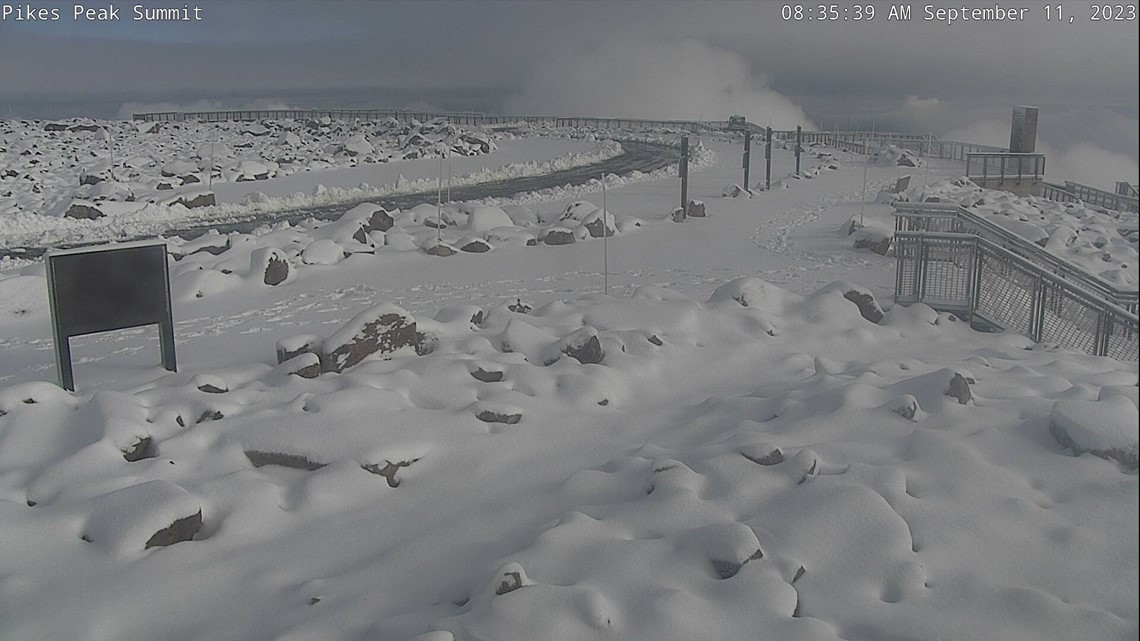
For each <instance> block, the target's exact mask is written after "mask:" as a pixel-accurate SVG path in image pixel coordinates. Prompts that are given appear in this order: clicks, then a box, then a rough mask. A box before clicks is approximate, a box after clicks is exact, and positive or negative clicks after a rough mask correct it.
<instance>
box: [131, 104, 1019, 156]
mask: <svg viewBox="0 0 1140 641" xmlns="http://www.w3.org/2000/svg"><path fill="white" fill-rule="evenodd" d="M132 118H133V119H134V120H140V121H146V122H180V121H184V120H198V121H203V122H226V121H239V122H245V121H253V120H289V119H292V120H317V119H320V118H331V119H337V120H385V119H388V118H395V119H396V120H399V121H402V122H403V121H408V120H410V119H413V118H414V119H416V120H420V121H427V120H436V119H443V120H446V121H447V122H450V123H452V124H456V125H473V126H479V125H488V126H496V125H512V124H520V123H526V124H537V125H547V126H550V127H593V128H596V129H646V128H657V129H676V130H683V131H689V132H708V131H724V130H726V129H729V123H728V121H726V120H711V121H700V120H649V119H638V118H597V117H580V116H544V115H521V116H519V115H501V114H499V115H496V114H486V113H480V112H444V111H437V112H427V111H410V110H406V109H264V110H250V109H235V110H225V111H187V112H181V111H163V112H150V113H136V114H133V115H132ZM757 129H759V128H757ZM801 136H802V137H801V140H802V141H803V143H804V144H809V145H810V144H822V145H827V146H830V147H835V148H838V149H843V150H845V151H853V152H857V153H867V148H868V147H869V146H871V145H876V144H877V145H879V146H887V145H894V146H896V147H899V148H902V149H908V150H910V151H913V152H915V153H916V154H919V155H922V156H926V157H937V158H941V159H945V160H961V161H965V160H967V157H968V156H969V155H970V154H978V153H995V152H998V153H1000V152H1006V151H1008V150H1006V149H1004V148H1001V147H992V146H989V145H975V144H972V143H963V142H956V141H952V140H940V139H939V138H938V137H937V136H934V135H932V134H915V133H908V132H899V131H839V130H834V131H803V132H801ZM795 137H796V131H795V130H794V129H784V130H773V131H772V139H773V140H794V139H795Z"/></svg>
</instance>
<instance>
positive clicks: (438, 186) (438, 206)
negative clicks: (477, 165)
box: [435, 156, 443, 243]
mask: <svg viewBox="0 0 1140 641" xmlns="http://www.w3.org/2000/svg"><path fill="white" fill-rule="evenodd" d="M442 228H443V156H440V157H439V178H438V180H436V183H435V241H436V242H437V243H438V242H441V241H442V237H443V231H442Z"/></svg>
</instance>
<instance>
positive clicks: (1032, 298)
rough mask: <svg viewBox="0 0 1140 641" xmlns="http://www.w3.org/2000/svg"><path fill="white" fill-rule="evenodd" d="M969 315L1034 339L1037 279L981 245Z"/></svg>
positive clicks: (1032, 274)
mask: <svg viewBox="0 0 1140 641" xmlns="http://www.w3.org/2000/svg"><path fill="white" fill-rule="evenodd" d="M978 254H979V256H978V263H977V280H976V283H975V284H976V287H977V289H976V291H975V299H974V307H973V311H974V313H976V314H977V315H978V316H980V317H981V318H983V319H985V320H986V321H988V322H990V323H993V324H994V325H998V326H1000V327H1004V328H1006V329H1012V330H1015V331H1016V332H1018V333H1019V334H1023V335H1025V336H1029V337H1030V338H1034V336H1033V327H1034V324H1035V323H1034V316H1035V314H1034V307H1035V306H1036V302H1037V301H1036V292H1037V289H1038V286H1039V283H1040V278H1039V277H1038V276H1037V275H1036V274H1034V273H1032V272H1030V271H1027V270H1025V269H1019V266H1018V265H1016V264H1015V263H1012V262H1011V261H1008V260H1003V256H1001V254H999V253H997V251H996V250H995V249H993V248H990V247H987V246H986V245H985V244H983V245H981V246H980V247H979V251H978Z"/></svg>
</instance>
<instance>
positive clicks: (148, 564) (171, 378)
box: [0, 137, 1140, 641]
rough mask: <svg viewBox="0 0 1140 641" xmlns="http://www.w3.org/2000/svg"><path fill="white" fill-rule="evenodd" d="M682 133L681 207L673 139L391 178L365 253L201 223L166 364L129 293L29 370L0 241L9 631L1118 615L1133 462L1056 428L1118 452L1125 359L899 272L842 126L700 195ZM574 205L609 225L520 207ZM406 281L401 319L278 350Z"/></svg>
mask: <svg viewBox="0 0 1140 641" xmlns="http://www.w3.org/2000/svg"><path fill="white" fill-rule="evenodd" d="M707 142H708V144H709V146H710V147H711V149H712V150H713V151H715V152H716V154H717V157H716V160H715V161H710V163H709V164H708V166H705V167H703V168H697V169H695V170H694V176H693V178H692V180H691V183H690V196H691V197H692V198H694V199H697V200H700V201H702V202H703V203H704V205H705V207H706V210H707V213H708V216H707V217H706V218H689V219H688V220H687V221H686V222H684V223H681V224H677V223H673V222H670V220H669V219H668V215H669V212H670V211H671V210H672V208H673V207H675V206H676V200H677V192H678V185H677V180H676V178H675V177H673V176H672V175H662V176H659V177H642V178H640V179H637V180H630V181H618V180H614V181H612V182H608V184H607V194H606V210H607V212H606V213H607V215H605V216H604V217H603V216H602V214H601V212H598V211H597V208H599V207H600V206H601V204H602V202H601V194H600V193H599V192H598V191H590V190H589V189H581V190H574V192H573V193H557V192H552V193H547V194H542V195H537V196H531V197H527V198H524V199H522V202H514V203H506V202H495V203H476V204H469V205H465V206H456V207H452V208H449V210H448V212H449V217H450V219H451V224H450V225H449V226H448V227H446V228H444V229H442V230H438V231H437V230H435V229H432V228H430V227H428V226H427V224H426V223H430V222H431V219H432V218H433V216H434V215H435V206H434V204H432V205H431V206H430V207H429V208H427V209H428V210H430V211H427V210H425V211H427V213H426V215H424V214H419V215H417V214H416V213H415V210H411V211H408V212H398V213H397V212H393V214H394V216H393V218H394V223H395V224H396V225H398V230H397V231H396V232H393V229H396V228H393V229H389V230H388V231H384V232H377V231H370V232H367V233H366V241H368V242H371V243H372V244H373V245H375V249H374V250H373V251H372V252H369V251H353V252H348V255H347V256H345V255H344V254H345V249H346V248H349V247H355V246H354V245H351V242H355V243H357V244H364V245H367V244H368V243H367V242H364V243H361V242H360V241H359V239H356V240H352V234H351V233H350V234H349V235H348V236H347V237H346V236H344V235H343V232H344V231H345V230H344V229H340V230H339V231H337V228H335V227H332V228H324V227H320V228H318V227H316V226H315V225H312V226H308V227H306V226H301V227H297V228H290V229H278V230H271V229H266V230H263V231H264V233H261V234H253V235H244V236H235V237H234V238H232V239H230V242H231V243H232V245H233V246H234V247H235V249H231V250H230V251H232V252H235V253H234V254H232V255H228V256H227V254H229V253H230V251H228V252H223V253H220V254H218V255H216V256H215V255H213V254H210V253H206V252H203V253H198V254H190V255H187V256H186V257H185V258H182V259H180V260H179V261H177V262H174V263H172V267H173V270H174V272H175V273H176V274H175V283H176V287H175V290H176V293H177V294H178V298H177V302H176V306H175V316H176V321H177V329H176V336H177V338H178V341H179V350H180V357H181V360H180V369H181V371H180V372H179V373H176V374H172V373H167V372H165V371H163V370H161V369H160V368H158V367H156V366H155V363H156V362H157V358H158V349H157V340H156V336H154V335H153V334H154V331H153V330H150V329H138V330H125V331H121V332H114V333H110V334H103V335H96V336H90V337H85V338H81V339H77V340H75V341H74V347H73V353H74V355H75V357H76V359H77V363H76V378H77V382H78V384H79V386H80V391H79V392H78V393H76V394H71V393H67V392H64V391H62V390H60V389H59V388H58V387H56V386H54V385H52V384H49V383H46V382H42V381H48V380H52V377H53V372H52V367H51V343H50V331H49V328H48V311H47V307H46V302H45V298H44V295H43V292H42V289H41V288H42V287H43V280H42V275H40V274H39V271H40V269H39V267H38V265H35V264H33V265H26V266H22V269H21V270H9V271H7V272H2V273H0V279H2V280H0V294H2V296H0V350H2V353H3V354H4V357H3V359H2V360H0V384H2V385H5V387H3V388H0V511H2V512H3V515H2V516H0V539H2V540H3V541H4V542H5V544H4V545H3V546H0V638H16V639H60V638H85V639H116V640H118V639H154V638H169V639H222V638H233V639H282V640H284V639H329V640H338V639H353V640H356V639H386V640H387V639H391V640H394V641H404V640H406V639H416V640H417V641H451V640H452V639H456V640H461V641H466V640H475V639H498V640H504V641H506V640H511V639H519V640H534V639H544V640H550V641H562V640H571V639H575V640H576V639H655V640H657V639H677V640H691V639H710V640H711V639H741V638H779V639H813V640H816V639H849V640H852V639H864V640H868V641H872V640H874V641H880V640H890V639H944V638H953V639H978V640H982V639H1027V640H1028V639H1033V640H1035V641H1036V640H1041V639H1075V638H1082V639H1093V638H1096V639H1134V638H1136V636H1137V633H1138V630H1140V615H1138V611H1137V605H1136V603H1137V584H1138V566H1140V558H1138V557H1140V554H1138V546H1137V538H1138V533H1140V532H1138V530H1140V526H1138V510H1137V504H1138V492H1137V475H1136V471H1135V468H1134V465H1135V463H1134V462H1133V463H1132V464H1131V465H1132V466H1131V468H1130V467H1129V464H1128V463H1127V458H1126V457H1123V458H1124V460H1125V462H1123V463H1122V462H1119V461H1118V460H1116V459H1106V458H1102V457H1101V456H1097V455H1094V454H1092V453H1090V452H1085V453H1081V454H1079V455H1076V454H1077V453H1078V452H1079V451H1083V450H1097V449H1104V447H1103V446H1104V445H1105V444H1106V443H1107V444H1109V445H1110V446H1111V447H1112V448H1115V449H1123V450H1124V451H1125V452H1127V451H1131V452H1132V457H1133V458H1132V461H1135V452H1136V442H1137V436H1136V427H1135V426H1136V424H1137V418H1136V417H1137V414H1136V394H1135V389H1136V387H1135V385H1136V382H1137V366H1136V364H1135V363H1122V362H1118V361H1113V360H1110V359H1104V358H1097V357H1092V356H1087V355H1084V354H1077V353H1073V352H1068V351H1064V350H1058V349H1052V348H1048V347H1042V346H1034V345H1033V344H1032V343H1030V342H1029V341H1028V340H1027V339H1025V338H1022V337H1020V336H1017V335H1016V334H1012V333H1003V334H981V333H978V332H974V331H972V330H970V329H969V327H967V326H966V325H965V324H964V323H962V322H957V321H956V320H955V319H953V318H952V317H950V316H948V315H946V314H939V313H937V312H935V311H934V310H931V309H930V308H928V307H925V306H923V305H915V306H911V307H901V306H893V305H892V304H891V300H890V292H891V291H892V289H893V277H894V260H893V258H891V257H885V256H878V255H876V254H874V253H871V252H867V251H859V250H855V249H854V248H853V247H852V246H851V240H852V239H851V238H850V237H849V236H847V235H846V233H844V231H840V230H841V229H844V228H846V227H847V226H848V223H849V221H850V220H851V219H852V217H856V218H858V217H864V218H865V219H867V220H886V219H887V218H888V217H889V212H890V209H889V207H887V206H886V205H881V204H874V203H873V202H871V203H868V204H866V205H861V203H860V198H861V196H862V194H863V185H862V177H863V173H864V169H863V166H862V158H861V157H858V156H854V155H850V154H841V153H836V154H834V155H833V156H826V157H824V158H815V157H811V158H810V161H809V164H808V167H809V168H811V169H813V170H814V168H815V167H816V166H819V165H826V164H834V166H835V169H824V170H821V171H818V172H815V171H812V172H810V173H812V175H813V177H812V178H811V179H806V178H805V179H798V180H797V179H788V180H783V181H781V184H780V187H781V188H779V189H774V190H772V191H766V192H760V191H757V192H754V193H753V194H752V197H751V198H743V197H741V198H725V197H722V196H721V193H722V190H723V189H724V187H725V186H726V185H728V184H731V183H733V182H738V181H739V180H740V177H739V174H740V169H739V155H738V154H739V143H736V142H731V141H728V140H721V139H719V138H717V137H713V138H710V139H708V140H707ZM492 157H493V155H492V156H488V157H487V158H488V160H489V159H490V158H492ZM805 159H808V157H805ZM776 162H777V165H776V170H775V171H773V177H774V178H776V177H777V176H779V177H783V176H785V175H786V174H787V173H788V172H789V171H790V163H791V156H790V153H788V152H786V151H780V152H778V154H777V160H776ZM756 168H757V165H755V164H754V166H753V175H756V174H757V173H758V172H757V171H756ZM904 171H909V172H911V173H912V174H913V179H912V187H913V188H914V190H915V194H916V195H917V194H918V193H921V191H922V189H923V188H924V185H922V182H923V179H926V182H928V183H929V184H928V185H926V187H928V188H930V189H941V188H942V187H939V186H938V185H939V184H943V185H945V183H940V182H939V181H941V180H942V179H945V178H955V177H956V176H957V172H960V171H961V167H960V165H958V164H956V163H953V162H949V161H934V162H932V163H931V166H930V167H929V170H928V171H929V173H926V172H927V168H924V169H923V170H918V171H916V170H913V169H904V168H900V167H898V166H872V167H868V168H867V174H868V175H869V177H870V181H871V187H870V188H869V189H868V191H867V194H868V199H871V198H873V197H874V195H875V193H877V191H878V187H879V186H881V185H886V184H893V183H894V182H895V180H896V178H897V177H898V176H899V175H901V174H902V173H904ZM582 201H586V202H588V203H590V204H589V205H583V204H578V205H575V203H580V202H582ZM1008 204H1009V205H1010V208H1011V210H1012V208H1013V206H1014V205H1016V206H1017V207H1021V206H1022V205H1023V203H1013V202H1010V203H1008ZM479 207H494V208H497V210H496V209H484V210H480V209H479ZM480 211H482V213H478V214H476V212H480ZM358 213H360V212H358ZM367 213H368V214H372V213H374V212H373V211H368V212H367ZM512 214H513V215H512ZM566 214H570V215H568V216H565V215H566ZM591 214H596V215H595V217H594V220H595V221H599V222H600V221H610V220H611V219H612V221H613V225H614V228H615V231H617V232H618V233H617V234H616V235H614V236H613V237H610V238H607V239H605V240H604V241H603V240H602V239H599V238H593V237H591V236H590V235H589V233H588V231H587V232H586V233H582V232H581V231H577V232H575V233H576V236H575V237H576V239H577V242H574V243H573V244H569V245H558V246H550V245H546V244H543V243H536V244H534V245H528V244H527V242H526V241H527V239H529V238H537V237H539V235H540V234H541V233H542V231H543V230H545V229H548V228H550V227H552V226H565V227H567V228H568V229H571V230H572V231H574V230H575V229H577V230H581V229H583V226H584V224H585V222H586V221H587V219H589V217H590V215H591ZM503 215H505V216H506V217H507V219H509V220H511V222H512V223H514V224H513V225H512V226H506V225H499V226H497V227H494V228H492V229H484V227H485V226H487V225H489V224H490V223H488V222H486V221H491V220H498V222H501V223H505V222H506V220H504V219H503V218H502V216H503ZM532 216H533V217H532ZM564 216H565V219H564ZM362 217H363V216H362V215H360V216H349V217H347V218H346V219H345V221H346V222H343V223H339V224H341V225H347V223H348V222H352V221H353V220H359V219H360V218H362ZM611 217H612V218H611ZM1058 226H1060V224H1058ZM1108 227H1109V226H1107V225H1106V226H1105V228H1106V229H1107V228H1108ZM508 231H509V232H510V233H509V234H508ZM496 232H498V233H500V234H501V235H503V237H504V238H506V240H492V241H491V244H492V245H493V249H492V250H491V251H488V252H484V253H469V252H460V253H459V254H457V255H455V256H450V257H446V258H444V257H434V256H429V255H427V254H425V253H424V251H423V250H424V243H423V242H422V241H425V240H427V241H430V240H431V238H434V235H435V234H437V233H438V234H440V235H441V236H444V235H446V238H444V240H445V241H446V242H448V243H451V244H456V243H458V241H459V240H461V238H462V236H466V235H479V236H480V237H482V238H484V239H485V238H487V236H489V235H491V234H494V233H496ZM1121 233H1123V232H1121ZM417 238H418V239H419V240H418V241H417ZM389 240H393V241H394V242H392V243H389V242H388V241H389ZM409 240H410V241H411V242H408V241H409ZM324 241H329V242H324ZM378 241H381V242H378ZM1113 242H1115V241H1113ZM316 243H322V244H321V245H317V246H315V247H314V245H315V244H316ZM330 243H331V244H332V245H335V247H330ZM1120 246H1121V247H1130V248H1131V250H1132V252H1133V255H1134V253H1135V242H1134V241H1133V242H1132V243H1131V245H1129V243H1128V242H1127V241H1124V242H1123V243H1122V244H1121V245H1120ZM603 247H605V248H606V251H607V253H608V257H607V259H608V264H609V269H610V274H609V282H610V288H609V292H608V295H607V294H606V293H604V292H602V282H603V279H602V275H601V267H602V263H603V255H602V252H603ZM182 249H183V250H185V249H188V248H187V247H186V246H182ZM267 249H272V251H279V252H282V253H283V254H284V255H286V256H287V257H289V260H290V262H291V264H292V266H293V267H294V269H293V271H292V272H291V274H290V277H289V279H288V280H287V281H285V282H284V283H282V284H280V285H278V286H276V287H270V286H267V285H266V284H264V282H263V281H262V280H260V279H259V276H260V273H259V272H258V271H257V270H256V269H253V270H251V265H252V263H251V261H252V257H253V256H254V255H255V254H256V253H257V252H258V251H265V250H267ZM337 249H339V250H340V252H338V251H337ZM357 249H359V248H357ZM235 250H236V251H235ZM180 253H184V252H180ZM306 253H309V255H310V260H306V259H305V254H306ZM190 265H197V266H200V267H201V269H200V270H198V269H195V270H193V271H194V272H202V273H213V274H217V276H212V277H210V278H211V279H214V280H215V281H216V282H220V281H218V280H217V279H220V278H225V279H226V280H227V286H225V287H216V288H210V287H198V288H197V289H194V288H191V287H188V286H186V284H185V283H184V282H183V284H182V285H179V284H178V283H180V282H182V279H186V278H188V276H187V274H191V270H190V268H189V267H188V266H190ZM227 269H228V270H229V271H230V272H231V273H230V274H225V273H224V270H227ZM1135 269H1136V268H1135V262H1133V263H1132V264H1131V270H1132V271H1131V273H1132V275H1133V276H1134V275H1135ZM20 271H22V272H23V274H22V275H21V274H20ZM178 272H184V273H178ZM191 275H192V274H191ZM229 277H232V278H229ZM1133 282H1135V281H1133ZM198 293H201V294H202V295H201V296H200V297H199V296H197V295H196V294H198ZM868 295H870V296H873V297H874V299H876V300H877V302H878V304H879V305H880V306H881V308H882V309H883V311H884V315H883V316H882V318H881V319H879V320H878V322H872V320H869V319H868V317H869V316H870V317H871V318H875V316H876V315H875V313H874V312H875V311H876V310H875V308H874V305H872V304H871V303H870V302H869V298H868ZM860 302H861V303H862V307H861V306H860V304H858V303H860ZM392 314H397V315H400V314H406V315H407V316H408V317H410V318H412V319H414V321H415V323H416V329H417V331H418V332H420V333H421V334H422V339H421V340H422V342H421V345H422V347H423V349H419V350H412V349H408V348H404V349H401V350H396V351H395V352H393V353H391V354H389V355H388V357H387V358H381V357H379V355H374V356H373V357H371V358H367V359H365V360H364V361H363V362H361V363H359V364H358V365H356V366H354V367H350V368H348V369H346V370H345V371H344V372H343V373H339V374H338V373H333V372H326V373H323V374H320V375H319V376H317V377H315V378H304V377H302V376H298V375H295V374H294V373H293V372H297V371H298V370H299V368H298V363H293V362H292V361H288V362H286V363H283V364H278V363H277V351H278V350H279V349H280V348H287V349H289V350H296V349H304V348H305V346H306V345H316V344H319V343H323V342H329V345H326V346H325V347H326V348H328V347H329V346H331V345H334V344H335V345H341V344H344V343H345V341H346V340H347V339H346V335H348V334H351V333H354V332H356V331H358V330H360V329H361V328H363V327H364V326H365V325H367V324H368V321H370V320H374V319H378V318H381V317H388V316H390V315H392ZM354 319H355V320H354ZM346 328H347V329H346ZM595 338H596V343H597V346H598V347H599V348H600V353H601V355H602V356H601V359H600V362H588V361H591V360H593V359H590V358H582V359H581V360H580V359H579V358H576V357H574V356H572V355H571V353H572V352H574V353H577V352H576V350H578V349H580V348H583V347H585V346H588V345H589V343H590V342H591V340H592V339H595ZM417 351H418V353H417ZM298 358H302V359H304V358H306V356H305V355H302V356H300V357H298ZM307 358H308V359H309V361H308V363H310V364H311V363H312V359H315V358H317V357H315V356H312V355H309V356H308V357H307ZM318 360H319V359H318ZM584 361H586V362H584ZM291 363H292V364H291ZM302 364H304V363H302ZM37 381H41V382H37ZM1130 390H1131V391H1130ZM512 416H513V417H517V418H516V419H514V420H509V418H508V417H512ZM1105 416H1107V417H1109V419H1108V420H1104V419H1097V418H1096V417H1105ZM1088 417H1093V418H1092V419H1090V418H1088ZM1105 425H1107V426H1108V427H1110V428H1111V429H1109V430H1105V429H1101V428H1102V427H1103V426H1105ZM1059 434H1065V435H1066V437H1067V438H1069V439H1070V442H1068V443H1063V441H1064V438H1061V437H1060V436H1059ZM145 439H149V441H146V440H145ZM144 441H145V443H144ZM140 447H141V448H142V449H140ZM148 448H150V449H148ZM144 453H145V454H150V455H152V456H151V457H150V458H141V459H139V460H135V461H133V462H131V461H128V460H126V458H128V456H129V457H130V458H136V456H140V455H142V454H144ZM1102 455H1103V453H1102ZM283 464H284V465H283ZM31 504H34V505H31ZM197 511H200V512H201V529H200V530H199V531H198V532H197V534H196V535H195V536H194V538H193V540H190V541H183V542H179V543H175V544H174V545H171V546H169V547H151V548H149V549H147V548H146V544H147V542H148V541H149V540H150V539H149V537H150V536H151V535H153V534H154V531H155V530H156V529H158V528H162V527H164V526H166V525H169V524H170V523H172V522H175V521H176V520H178V519H185V518H192V517H193V516H194V514H196V512H197ZM85 539H86V540H85Z"/></svg>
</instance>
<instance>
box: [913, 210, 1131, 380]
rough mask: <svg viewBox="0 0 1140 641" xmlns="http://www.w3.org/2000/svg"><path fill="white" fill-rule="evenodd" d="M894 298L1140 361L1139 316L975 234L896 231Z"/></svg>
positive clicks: (1034, 337)
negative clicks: (1139, 352)
mask: <svg viewBox="0 0 1140 641" xmlns="http://www.w3.org/2000/svg"><path fill="white" fill-rule="evenodd" d="M895 255H896V257H897V263H896V271H895V301H896V302H898V303H900V304H904V305H906V304H911V303H926V304H927V305H930V306H931V307H934V308H935V309H940V310H942V311H950V312H953V313H955V314H956V315H958V316H961V317H963V318H965V319H967V320H969V321H970V323H971V325H973V326H975V327H978V326H982V327H985V326H996V327H999V328H1001V329H1008V330H1014V331H1016V332H1018V333H1019V334H1022V335H1023V336H1027V337H1028V338H1030V339H1032V340H1033V341H1035V342H1039V343H1055V344H1057V345H1061V346H1063V347H1067V348H1070V349H1077V350H1081V351H1084V352H1086V353H1088V354H1095V355H1097V356H1109V357H1112V358H1116V359H1119V360H1122V361H1136V360H1138V346H1140V319H1138V318H1137V316H1136V314H1135V313H1133V312H1130V311H1128V310H1126V309H1123V308H1121V307H1119V306H1117V305H1114V304H1112V303H1111V302H1109V301H1107V300H1104V299H1103V298H1101V297H1100V296H1098V295H1096V294H1093V293H1091V292H1088V291H1086V290H1085V289H1083V288H1081V287H1079V286H1077V285H1076V284H1074V283H1072V282H1069V281H1068V280H1066V279H1065V278H1064V277H1062V276H1059V275H1057V274H1054V273H1052V272H1051V271H1049V270H1047V269H1044V268H1042V267H1041V266H1039V265H1037V264H1035V263H1033V262H1032V261H1030V260H1027V259H1025V258H1023V257H1022V256H1018V255H1017V254H1015V253H1013V252H1011V251H1009V250H1008V249H1005V248H1003V247H1000V246H998V245H996V244H994V243H992V242H990V241H989V240H987V239H985V238H982V237H980V236H975V235H973V234H960V233H947V232H910V231H902V232H897V233H896V234H895Z"/></svg>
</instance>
